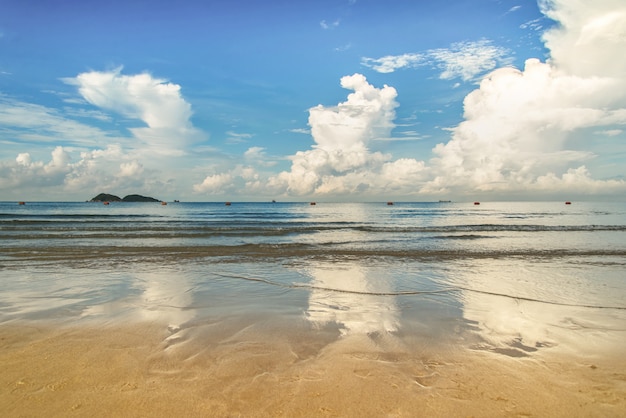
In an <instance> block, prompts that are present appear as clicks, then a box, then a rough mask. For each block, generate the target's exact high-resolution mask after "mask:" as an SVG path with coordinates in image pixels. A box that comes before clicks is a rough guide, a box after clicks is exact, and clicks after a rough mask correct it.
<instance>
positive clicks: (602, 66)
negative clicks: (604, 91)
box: [539, 0, 626, 79]
mask: <svg viewBox="0 0 626 418" xmlns="http://www.w3.org/2000/svg"><path fill="white" fill-rule="evenodd" d="M539 5H540V8H541V11H542V12H543V13H544V14H545V15H546V16H548V17H549V18H551V19H553V20H555V21H557V22H558V23H559V24H558V25H556V26H554V27H553V28H551V29H550V30H548V31H547V32H545V33H544V35H543V39H544V41H545V44H546V47H547V48H548V49H550V63H551V64H552V65H554V66H555V67H557V68H559V69H560V70H562V71H564V72H567V73H568V74H572V75H578V76H583V77H606V76H608V77H619V78H622V79H623V78H624V69H625V68H626V54H624V53H623V51H624V45H625V44H626V4H625V3H624V2H623V1H621V0H602V1H594V2H583V1H574V2H572V1H567V0H540V1H539Z"/></svg>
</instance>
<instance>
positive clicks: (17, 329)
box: [0, 319, 626, 417]
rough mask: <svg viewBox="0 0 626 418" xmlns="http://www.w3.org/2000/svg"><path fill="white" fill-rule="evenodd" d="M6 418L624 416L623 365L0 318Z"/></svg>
mask: <svg viewBox="0 0 626 418" xmlns="http://www.w3.org/2000/svg"><path fill="white" fill-rule="evenodd" d="M0 336H1V337H0V344H1V347H0V348H1V349H0V362H1V364H3V373H2V374H1V377H0V385H1V387H3V388H4V390H2V393H1V394H0V409H1V410H3V411H5V414H6V415H5V416H9V417H11V416H41V415H46V416H85V415H93V416H101V415H103V414H106V415H115V416H174V415H178V416H182V415H186V416H238V415H242V416H268V417H269V416H285V417H287V416H290V417H293V416H310V415H316V416H520V415H524V416H603V417H611V416H616V417H617V416H623V414H624V412H626V361H625V360H624V359H623V356H620V354H619V353H615V354H614V355H594V356H591V355H587V356H583V355H579V354H575V353H573V352H569V353H565V352H563V351H562V350H551V349H546V350H540V351H538V352H535V353H532V355H531V356H529V357H524V358H516V357H510V356H506V355H502V354H498V353H494V352H489V351H483V350H472V349H467V348H463V347H460V346H455V345H441V344H440V343H437V342H435V341H425V340H421V341H420V340H417V339H412V338H410V336H409V338H406V337H405V338H398V337H397V336H394V335H393V334H389V333H379V334H370V335H366V334H354V335H348V336H339V335H337V333H336V330H333V329H317V330H306V329H303V328H301V327H298V326H295V327H294V326H291V325H288V324H285V323H281V322H280V321H254V320H253V319H248V320H244V321H242V320H221V321H214V322H211V321H209V320H207V321H203V322H202V323H199V324H196V326H195V327H192V328H186V329H172V328H170V329H169V330H168V328H167V326H166V325H165V324H161V323H158V322H157V321H151V322H134V323H129V322H127V323H123V324H122V323H120V322H119V321H118V322H108V323H107V322H102V323H97V322H95V321H92V322H89V323H85V324H79V325H72V324H68V323H66V324H59V325H55V324H53V323H50V324H44V323H43V322H42V321H36V322H26V321H14V322H9V323H3V324H0Z"/></svg>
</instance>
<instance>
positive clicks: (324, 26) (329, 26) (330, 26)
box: [320, 19, 339, 30]
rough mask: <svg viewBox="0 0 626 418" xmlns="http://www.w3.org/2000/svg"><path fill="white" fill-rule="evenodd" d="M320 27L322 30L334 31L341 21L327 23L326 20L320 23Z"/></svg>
mask: <svg viewBox="0 0 626 418" xmlns="http://www.w3.org/2000/svg"><path fill="white" fill-rule="evenodd" d="M320 26H321V27H322V29H325V30H328V29H334V28H336V27H338V26H339V19H337V20H334V21H333V22H327V21H325V20H322V21H321V22H320Z"/></svg>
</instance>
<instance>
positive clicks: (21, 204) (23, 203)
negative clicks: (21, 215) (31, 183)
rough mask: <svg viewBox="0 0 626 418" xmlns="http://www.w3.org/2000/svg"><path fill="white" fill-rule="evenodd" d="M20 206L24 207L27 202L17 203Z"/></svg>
mask: <svg viewBox="0 0 626 418" xmlns="http://www.w3.org/2000/svg"><path fill="white" fill-rule="evenodd" d="M17 204H18V205H20V206H24V205H25V204H26V202H17Z"/></svg>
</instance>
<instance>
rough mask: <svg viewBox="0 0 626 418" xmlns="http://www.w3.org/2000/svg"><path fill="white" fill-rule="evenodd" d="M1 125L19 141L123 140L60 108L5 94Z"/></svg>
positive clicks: (7, 135) (1, 102)
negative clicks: (73, 118) (71, 116)
mask: <svg viewBox="0 0 626 418" xmlns="http://www.w3.org/2000/svg"><path fill="white" fill-rule="evenodd" d="M0 126H2V132H3V133H4V135H3V136H4V138H5V139H7V138H12V140H13V141H15V142H18V141H20V142H42V143H64V144H71V145H76V146H95V145H98V144H99V143H100V142H101V141H103V140H106V141H110V140H113V139H119V138H113V137H111V136H108V135H107V133H105V132H104V131H102V130H100V129H98V128H95V127H92V126H89V125H86V124H83V123H80V122H76V121H74V120H72V119H68V118H67V117H65V115H63V114H61V113H60V112H59V111H58V110H55V109H51V108H48V107H45V106H41V105H37V104H32V103H25V102H21V101H18V100H14V99H11V98H7V97H5V96H2V95H0ZM9 140H11V139H9Z"/></svg>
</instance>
